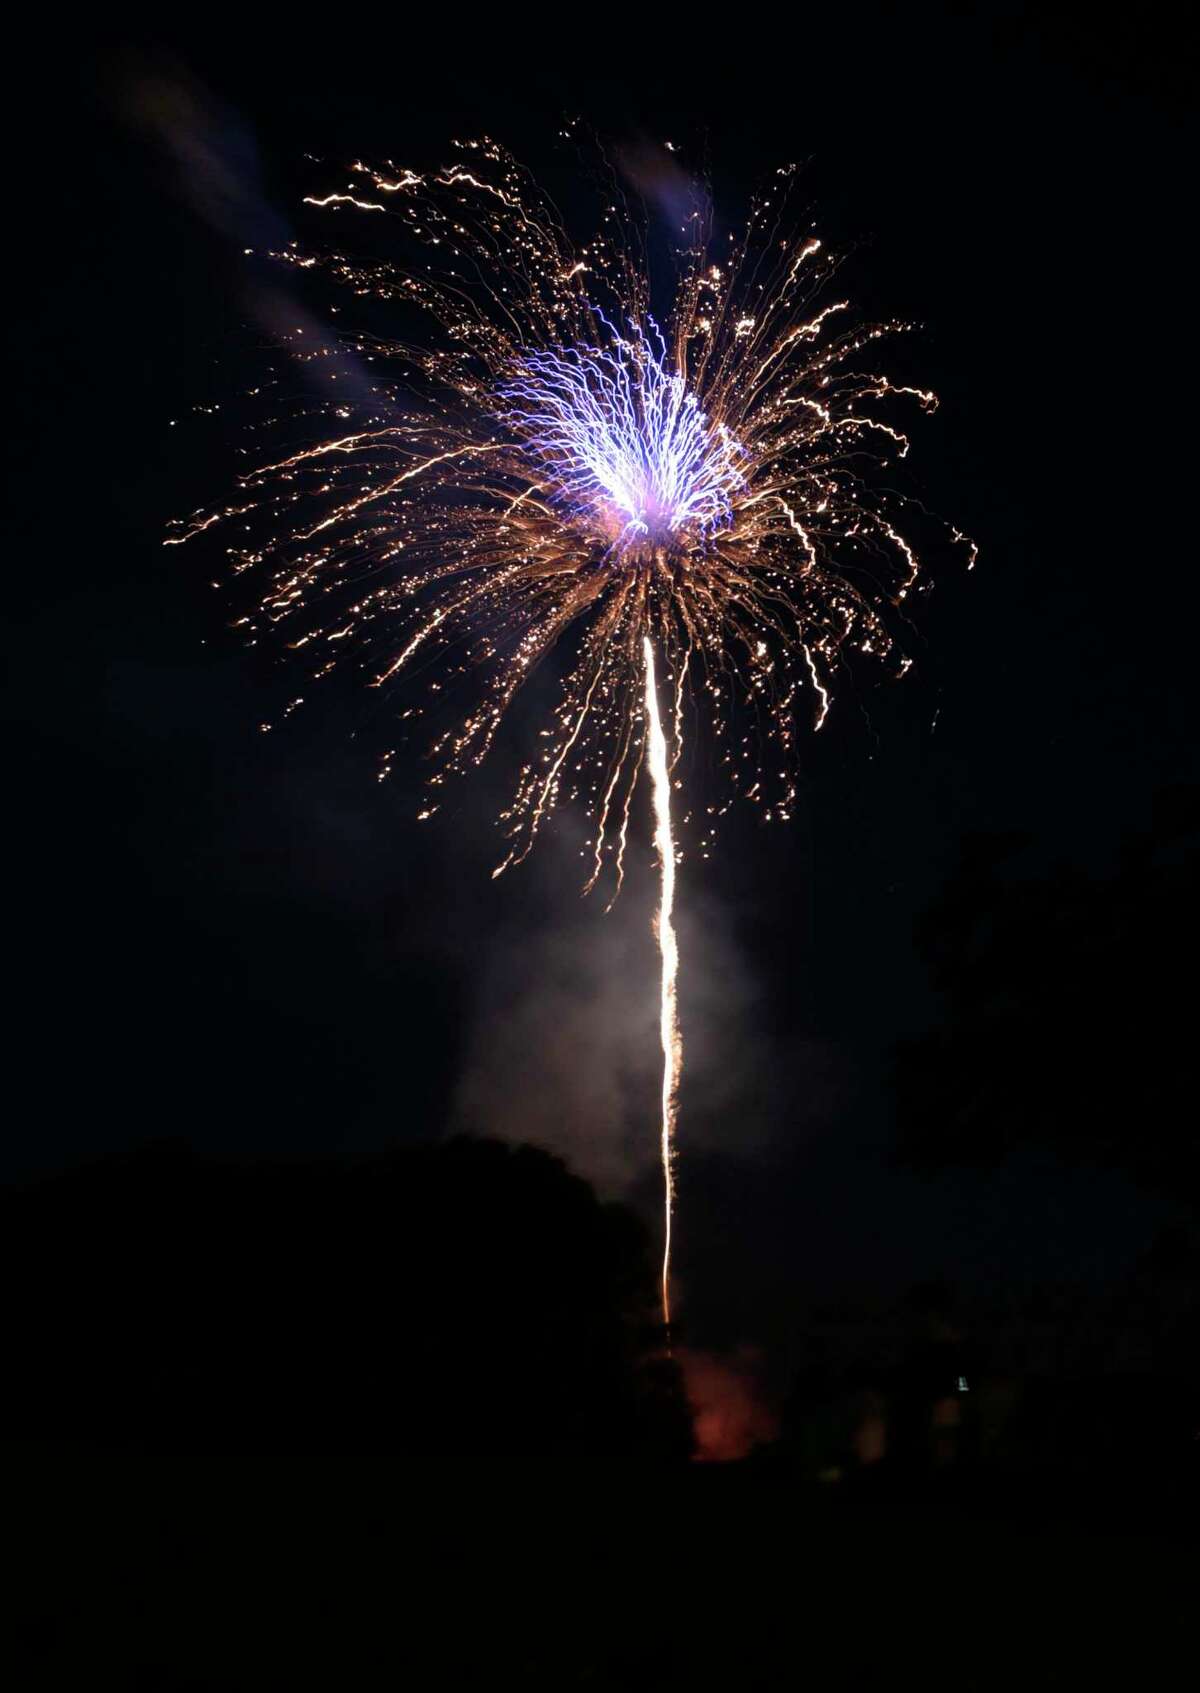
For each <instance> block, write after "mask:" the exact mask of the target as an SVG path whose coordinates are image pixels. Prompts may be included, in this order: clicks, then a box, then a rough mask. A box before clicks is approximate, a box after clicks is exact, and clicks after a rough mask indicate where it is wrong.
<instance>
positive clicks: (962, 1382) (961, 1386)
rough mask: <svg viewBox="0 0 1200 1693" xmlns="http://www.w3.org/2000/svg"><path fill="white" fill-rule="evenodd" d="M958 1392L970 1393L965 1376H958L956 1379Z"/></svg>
mask: <svg viewBox="0 0 1200 1693" xmlns="http://www.w3.org/2000/svg"><path fill="white" fill-rule="evenodd" d="M958 1391H959V1392H960V1393H969V1392H970V1391H971V1390H970V1388H969V1387H968V1386H967V1378H966V1376H959V1378H958Z"/></svg>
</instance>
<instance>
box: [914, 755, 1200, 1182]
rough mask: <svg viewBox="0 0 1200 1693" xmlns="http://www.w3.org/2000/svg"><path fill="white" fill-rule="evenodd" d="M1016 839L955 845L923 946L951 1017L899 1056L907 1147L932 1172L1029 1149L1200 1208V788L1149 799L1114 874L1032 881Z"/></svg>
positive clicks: (1022, 843) (1058, 872)
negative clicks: (1199, 998) (1199, 1103)
mask: <svg viewBox="0 0 1200 1693" xmlns="http://www.w3.org/2000/svg"><path fill="white" fill-rule="evenodd" d="M1031 844H1032V843H1031V842H1030V841H1029V840H1028V839H1026V838H1025V837H1023V836H1021V835H1017V834H1007V835H982V836H977V837H975V838H973V839H971V840H969V841H967V842H966V843H964V847H963V851H962V855H961V861H960V864H959V867H958V871H957V874H956V875H955V876H954V877H953V878H952V879H951V880H950V881H949V883H948V884H947V886H946V887H945V888H944V890H943V891H942V893H941V895H940V897H939V898H938V899H937V901H936V902H935V903H934V905H933V906H932V908H931V909H930V910H929V911H928V913H927V914H926V915H925V918H924V919H923V922H922V925H921V929H920V934H919V939H920V943H921V947H922V951H923V953H924V956H925V959H926V962H927V964H928V967H929V971H930V975H931V978H932V980H933V982H934V985H935V986H936V988H937V989H938V990H939V992H940V994H941V996H942V1001H943V1007H944V1014H943V1016H942V1018H941V1019H940V1021H939V1024H938V1026H937V1028H936V1029H934V1030H932V1031H931V1032H930V1033H929V1034H927V1035H926V1036H924V1037H922V1038H921V1039H918V1040H913V1041H910V1042H908V1043H907V1044H906V1045H905V1046H904V1047H902V1049H901V1051H900V1053H899V1058H898V1064H897V1075H896V1080H897V1092H898V1104H899V1113H900V1125H901V1135H902V1144H903V1147H904V1150H905V1152H906V1154H907V1155H908V1156H910V1157H911V1158H913V1159H914V1160H915V1161H917V1162H919V1163H923V1164H927V1165H935V1166H936V1165H942V1164H961V1163H967V1164H969V1163H978V1162H983V1163H998V1162H1000V1161H1002V1160H1003V1158H1004V1156H1005V1155H1006V1154H1007V1153H1008V1152H1009V1151H1010V1150H1011V1149H1012V1148H1014V1147H1016V1146H1019V1145H1021V1144H1022V1143H1032V1142H1038V1143H1041V1144H1042V1145H1045V1146H1048V1147H1050V1148H1052V1149H1053V1150H1054V1152H1056V1153H1058V1154H1060V1155H1062V1156H1064V1157H1066V1158H1070V1159H1075V1160H1083V1161H1087V1162H1093V1163H1098V1164H1105V1165H1108V1166H1109V1167H1111V1168H1114V1169H1118V1170H1121V1171H1123V1172H1125V1173H1126V1174H1128V1175H1129V1176H1130V1177H1132V1178H1133V1179H1134V1180H1135V1181H1137V1182H1140V1183H1142V1184H1144V1185H1146V1186H1149V1187H1152V1188H1154V1189H1156V1190H1158V1191H1160V1192H1165V1193H1167V1194H1169V1195H1170V1196H1171V1197H1172V1198H1175V1199H1180V1200H1184V1201H1187V1202H1188V1203H1190V1204H1192V1205H1195V1204H1197V1203H1200V1136H1197V1134H1196V1132H1195V1121H1196V1106H1195V1061H1194V1046H1195V1028H1194V1024H1195V1003H1196V995H1195V989H1194V985H1193V978H1194V973H1195V959H1196V954H1197V948H1198V947H1200V787H1196V786H1192V785H1182V784H1181V785H1179V786H1177V787H1175V788H1171V789H1167V790H1164V791H1163V792H1161V793H1160V794H1159V795H1158V796H1157V800H1156V804H1155V808H1154V812H1153V815H1152V817H1151V818H1150V819H1149V821H1148V825H1147V826H1146V827H1144V828H1143V829H1141V830H1140V831H1138V832H1136V833H1133V834H1130V835H1129V836H1128V837H1127V838H1126V839H1125V842H1124V844H1123V846H1122V849H1121V852H1120V855H1119V860H1118V862H1117V863H1116V864H1115V865H1114V866H1113V867H1112V869H1111V870H1110V871H1109V872H1108V873H1107V874H1103V873H1096V872H1094V871H1092V872H1089V871H1088V870H1086V869H1084V868H1083V867H1082V866H1081V865H1079V864H1077V863H1076V864H1063V865H1061V866H1059V867H1057V868H1054V869H1051V870H1049V871H1045V870H1042V871H1041V872H1033V873H1031V871H1030V869H1029V867H1028V864H1027V861H1026V860H1027V854H1028V851H1029V849H1030V847H1031Z"/></svg>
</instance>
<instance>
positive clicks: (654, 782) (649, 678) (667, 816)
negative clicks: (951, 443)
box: [642, 635, 683, 1328]
mask: <svg viewBox="0 0 1200 1693" xmlns="http://www.w3.org/2000/svg"><path fill="white" fill-rule="evenodd" d="M642 650H643V652H644V654H645V658H646V722H647V726H648V753H649V759H648V762H649V768H650V782H651V787H652V789H653V794H654V845H655V848H656V849H657V852H658V863H659V869H660V871H661V874H662V893H661V896H660V898H659V903H658V915H657V917H656V919H655V923H654V929H655V933H656V934H657V936H658V949H659V952H660V953H661V955H662V1003H661V1011H660V1017H659V1025H660V1029H661V1033H662V1050H663V1082H662V1167H663V1224H664V1229H663V1261H662V1308H663V1322H664V1323H666V1324H667V1326H668V1328H669V1327H670V1323H671V1212H672V1208H673V1200H674V1190H675V1183H674V1175H673V1171H672V1163H673V1159H674V1151H675V1119H676V1116H677V1114H678V1108H679V1073H680V1070H681V1069H682V1067H683V1041H682V1039H681V1038H680V1034H679V1011H678V995H677V991H676V986H677V981H678V977H679V944H678V942H677V940H676V938H675V924H674V921H673V912H674V908H675V842H674V839H673V837H672V835H671V780H670V774H669V772H668V769H667V740H666V736H665V735H664V734H663V726H662V718H661V716H660V714H659V710H658V684H657V681H656V679H655V674H654V648H653V646H652V645H651V644H650V637H649V635H646V636H644V637H643V640H642Z"/></svg>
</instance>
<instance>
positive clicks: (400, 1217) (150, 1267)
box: [4, 1140, 690, 1456]
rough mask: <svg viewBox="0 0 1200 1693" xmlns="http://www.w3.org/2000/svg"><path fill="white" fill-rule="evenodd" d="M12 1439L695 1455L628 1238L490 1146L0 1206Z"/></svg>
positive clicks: (582, 1198) (649, 1288)
mask: <svg viewBox="0 0 1200 1693" xmlns="http://www.w3.org/2000/svg"><path fill="white" fill-rule="evenodd" d="M5 1213H6V1215H5V1218H4V1223H5V1238H6V1241H7V1245H8V1250H9V1253H10V1255H11V1256H10V1265H9V1281H8V1285H9V1287H10V1289H12V1290H14V1293H15V1297H14V1301H13V1303H14V1307H15V1309H14V1313H13V1316H14V1321H13V1326H12V1341H13V1344H12V1351H11V1355H10V1364H11V1366H12V1369H11V1374H10V1381H12V1382H13V1383H14V1389H13V1391H12V1392H11V1393H10V1395H9V1396H8V1405H7V1420H8V1423H9V1426H10V1428H13V1429H16V1430H18V1431H20V1432H24V1433H36V1434H39V1435H43V1434H46V1433H57V1434H60V1435H67V1436H72V1437H92V1438H99V1439H102V1440H118V1441H123V1442H129V1443H133V1444H137V1445H150V1446H163V1445H165V1446H174V1445H178V1444H180V1443H183V1444H184V1445H187V1446H190V1447H196V1446H199V1447H203V1448H209V1447H215V1448H223V1447H230V1446H233V1447H245V1446H252V1447H258V1448H265V1449H271V1450H277V1449H280V1448H287V1447H306V1448H307V1447H312V1446H314V1445H315V1446H318V1447H334V1448H339V1449H369V1450H377V1451H387V1452H406V1451H414V1450H415V1451H425V1450H429V1451H440V1452H453V1453H455V1454H461V1455H466V1456H470V1455H471V1454H473V1453H490V1454H495V1453H503V1452H525V1453H532V1452H536V1453H548V1452H551V1453H552V1452H564V1453H565V1452H572V1451H587V1452H599V1453H603V1452H620V1453H637V1452H647V1453H668V1454H670V1453H675V1454H681V1455H686V1453H687V1451H688V1448H689V1440H690V1435H689V1425H688V1418H687V1412H686V1408H685V1405H684V1401H683V1396H682V1390H681V1386H680V1383H679V1379H678V1376H677V1374H676V1372H675V1370H674V1368H673V1367H672V1365H671V1364H670V1362H669V1360H666V1359H665V1358H664V1357H662V1356H661V1337H660V1336H659V1335H658V1334H657V1333H656V1330H655V1324H654V1278H653V1270H652V1267H651V1265H650V1261H649V1252H648V1242H647V1240H646V1237H645V1234H644V1231H643V1230H642V1229H641V1227H640V1225H639V1223H638V1222H637V1220H636V1219H635V1218H634V1217H632V1215H631V1214H630V1213H628V1212H627V1211H625V1210H623V1209H621V1208H620V1207H616V1206H606V1205H602V1204H600V1203H599V1202H598V1200H597V1198H596V1196H595V1194H594V1193H593V1191H592V1190H591V1188H590V1187H588V1185H587V1184H586V1183H585V1182H583V1181H581V1180H579V1179H578V1178H576V1177H574V1176H572V1175H570V1174H569V1173H568V1172H567V1170H566V1169H565V1168H564V1167H563V1165H562V1164H560V1163H559V1162H558V1161H557V1160H556V1159H554V1158H552V1157H550V1156H549V1155H548V1154H546V1153H543V1152H540V1151H537V1150H534V1149H533V1148H529V1147H518V1148H512V1147H509V1146H504V1145H500V1144H498V1143H495V1142H489V1141H467V1140H463V1141H456V1142H451V1143H448V1144H446V1145H443V1146H438V1147H428V1148H418V1149H411V1150H405V1151H397V1152H392V1153H389V1154H387V1155H386V1156H383V1157H379V1158H375V1159H372V1160H369V1161H367V1162H363V1163H359V1164H335V1163H308V1164H296V1165H291V1166H284V1165H278V1166H261V1165H260V1166H255V1167H238V1166H233V1165H218V1164H210V1163H204V1162H201V1161H198V1160H197V1159H195V1158H193V1157H192V1156H191V1154H190V1153H189V1152H188V1151H187V1149H186V1148H185V1147H181V1146H177V1145H176V1146H172V1145H169V1144H168V1145H162V1146H158V1147H154V1148H149V1149H145V1150H143V1151H141V1152H139V1153H137V1154H135V1155H133V1156H130V1157H127V1158H124V1159H121V1160H114V1161H110V1162H108V1163H106V1164H103V1165H98V1166H94V1167H92V1168H89V1169H87V1170H82V1171H77V1172H74V1173H72V1174H69V1175H65V1176H62V1177H59V1178H58V1179H55V1180H52V1181H49V1182H45V1183H43V1184H40V1185H39V1186H37V1187H35V1188H33V1189H31V1190H25V1191H20V1192H18V1191H11V1190H10V1192H9V1193H8V1194H7V1195H6V1203H5Z"/></svg>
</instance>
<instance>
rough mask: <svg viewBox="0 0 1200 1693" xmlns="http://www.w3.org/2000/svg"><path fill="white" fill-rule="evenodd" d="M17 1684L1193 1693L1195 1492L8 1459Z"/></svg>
mask: <svg viewBox="0 0 1200 1693" xmlns="http://www.w3.org/2000/svg"><path fill="white" fill-rule="evenodd" d="M3 1461H4V1468H5V1472H6V1493H7V1495H8V1498H9V1501H10V1509H9V1511H8V1512H6V1515H7V1516H8V1519H9V1524H10V1528H11V1530H12V1533H13V1539H14V1541H15V1544H16V1549H17V1554H18V1557H17V1562H16V1573H15V1579H14V1581H13V1584H12V1587H11V1588H10V1596H11V1597H13V1598H15V1601H16V1602H15V1607H14V1609H13V1615H14V1617H15V1621H16V1640H15V1649H16V1654H17V1665H18V1670H17V1674H16V1677H15V1678H14V1679H10V1680H9V1681H8V1685H9V1686H12V1687H20V1688H22V1689H25V1688H28V1689H30V1690H34V1689H42V1688H60V1687H63V1688H84V1687H92V1686H99V1685H104V1686H108V1687H120V1688H126V1687H128V1688H139V1689H140V1688H145V1689H160V1688H161V1689H174V1688H180V1689H184V1688H188V1689H210V1688H211V1689H222V1690H224V1689H253V1690H255V1693H258V1690H262V1689H270V1688H309V1687H312V1688H318V1687H319V1688H328V1689H368V1688H376V1687H379V1688H382V1687H395V1686H403V1685H408V1686H413V1687H419V1688H443V1687H445V1688H460V1687H461V1688H475V1687H490V1686H492V1685H496V1684H501V1683H503V1684H507V1685H513V1686H517V1687H521V1688H527V1689H542V1688H546V1689H562V1688H576V1687H578V1688H595V1689H609V1688H611V1689H629V1688H655V1689H670V1688H681V1689H683V1688H688V1689H694V1688H708V1687H713V1688H716V1687H721V1688H726V1687H728V1688H730V1689H733V1688H737V1689H749V1688H776V1687H780V1688H782V1687H792V1686H797V1685H805V1686H808V1687H812V1688H814V1689H816V1688H821V1689H825V1688H859V1687H868V1686H872V1685H874V1684H876V1683H877V1682H879V1683H880V1684H882V1685H887V1686H898V1685H909V1684H911V1685H916V1684H918V1683H919V1684H923V1685H927V1686H929V1687H946V1688H953V1689H971V1688H1001V1687H1003V1688H1015V1687H1021V1688H1030V1687H1034V1688H1040V1687H1067V1688H1074V1687H1081V1688H1083V1687H1087V1688H1095V1687H1108V1686H1113V1687H1116V1686H1142V1687H1158V1686H1165V1685H1167V1684H1168V1681H1169V1680H1171V1679H1173V1677H1174V1675H1176V1674H1178V1672H1179V1670H1181V1669H1182V1668H1183V1666H1184V1665H1186V1664H1187V1663H1188V1662H1189V1660H1190V1658H1191V1650H1190V1647H1189V1638H1188V1628H1189V1622H1191V1623H1194V1616H1195V1592H1196V1574H1197V1562H1196V1559H1195V1556H1194V1545H1195V1541H1194V1536H1193V1532H1192V1531H1193V1523H1194V1503H1195V1496H1194V1488H1193V1486H1192V1485H1191V1483H1190V1481H1189V1482H1188V1483H1186V1484H1184V1483H1182V1482H1181V1483H1180V1485H1179V1486H1178V1487H1177V1488H1170V1487H1167V1486H1165V1485H1164V1483H1163V1478H1162V1477H1161V1476H1156V1477H1155V1478H1154V1481H1153V1485H1152V1487H1142V1486H1140V1485H1139V1483H1138V1480H1137V1478H1136V1477H1131V1478H1127V1479H1126V1480H1124V1481H1122V1482H1121V1483H1120V1484H1115V1483H1113V1484H1111V1485H1109V1486H1108V1487H1105V1486H1104V1485H1102V1484H1101V1483H1099V1482H1098V1481H1097V1480H1096V1479H1095V1478H1091V1479H1086V1478H1085V1479H1080V1480H1076V1481H1074V1482H1072V1483H1071V1484H1070V1485H1067V1484H1063V1483H1060V1484H1057V1485H1054V1484H1047V1483H1045V1482H1038V1483H1035V1482H1034V1481H1032V1480H1031V1479H1029V1478H1025V1479H1024V1480H1022V1481H1020V1482H1011V1481H1010V1482H1008V1483H1005V1482H1003V1481H1000V1480H997V1479H996V1478H994V1477H991V1478H988V1479H987V1481H986V1483H984V1482H982V1481H976V1482H975V1483H973V1484H971V1485H970V1486H967V1485H965V1484H964V1483H962V1482H956V1483H953V1484H951V1483H949V1482H948V1483H947V1484H945V1485H944V1486H939V1485H938V1484H937V1482H936V1480H935V1481H933V1482H926V1483H925V1485H924V1486H923V1488H922V1489H921V1490H920V1491H919V1492H918V1491H916V1490H914V1489H913V1488H911V1487H910V1488H908V1489H901V1488H898V1487H896V1486H877V1487H873V1488H871V1489H868V1490H859V1491H853V1490H851V1491H846V1490H843V1489H837V1488H834V1489H828V1488H827V1489H819V1490H814V1489H813V1488H812V1487H805V1486H803V1485H801V1484H799V1483H797V1482H796V1481H794V1480H793V1479H792V1477H791V1476H790V1474H789V1472H788V1471H787V1469H786V1468H785V1467H783V1466H781V1465H776V1464H773V1463H769V1462H764V1463H761V1464H754V1463H751V1464H742V1465H729V1466H690V1467H688V1466H682V1467H678V1468H674V1469H671V1468H662V1467H658V1468H652V1469H646V1470H645V1471H642V1472H639V1471H637V1470H636V1469H633V1468H630V1467H628V1466H626V1467H621V1468H618V1467H615V1466H614V1467H612V1468H610V1469H607V1470H604V1469H601V1468H598V1467H592V1468H586V1469H585V1468H581V1467H579V1466H578V1465H576V1466H574V1467H566V1466H563V1467H560V1468H557V1469H554V1468H551V1467H549V1466H537V1465H531V1464H528V1463H526V1464H522V1465H519V1466H517V1465H514V1466H512V1467H505V1466H503V1465H497V1464H493V1465H491V1466H489V1467H488V1468H487V1469H486V1470H482V1469H481V1470H472V1468H471V1467H470V1466H466V1465H464V1466H457V1467H455V1466H450V1465H447V1464H446V1463H445V1462H444V1461H439V1462H438V1463H437V1464H436V1465H435V1464H434V1463H432V1462H430V1463H423V1462H421V1461H419V1460H417V1461H414V1462H412V1463H411V1464H404V1463H400V1462H396V1461H380V1462H366V1461H354V1460H352V1459H346V1460H344V1461H338V1460H335V1459H330V1458H328V1457H323V1458H320V1459H316V1460H313V1461H307V1460H305V1459H304V1458H302V1457H300V1458H290V1459H287V1460H283V1459H278V1460H266V1461H263V1460H249V1459H240V1460H238V1459H228V1458H225V1459H216V1458H212V1459H202V1458H188V1459H183V1458H172V1457H167V1456H160V1457H147V1456H140V1455H137V1454H133V1453H129V1452H124V1453H122V1452H116V1451H108V1452H98V1451H95V1450H92V1451H88V1450H85V1449H83V1448H80V1447H66V1446H63V1445H56V1446H49V1445H46V1444H32V1443H24V1444H9V1445H8V1446H7V1447H6V1448H5V1449H4V1458H3Z"/></svg>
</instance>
